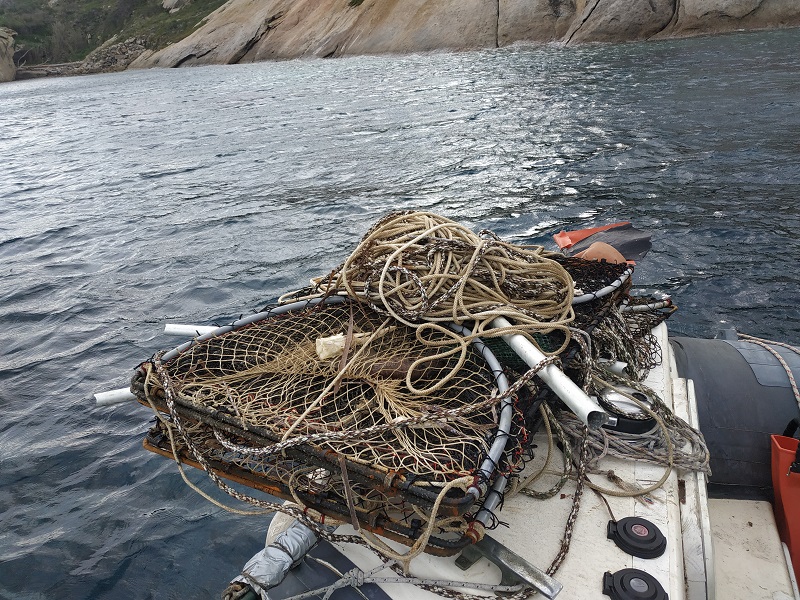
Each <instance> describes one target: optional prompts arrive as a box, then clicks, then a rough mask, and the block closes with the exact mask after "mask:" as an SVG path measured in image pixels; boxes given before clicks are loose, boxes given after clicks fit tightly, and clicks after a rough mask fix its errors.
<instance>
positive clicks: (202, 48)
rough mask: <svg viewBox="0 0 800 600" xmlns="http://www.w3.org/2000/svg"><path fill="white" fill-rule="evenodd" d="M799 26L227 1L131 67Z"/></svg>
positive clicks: (751, 9) (570, 10)
mask: <svg viewBox="0 0 800 600" xmlns="http://www.w3.org/2000/svg"><path fill="white" fill-rule="evenodd" d="M789 26H800V2H799V1H798V0H363V2H359V1H358V0H229V1H228V2H227V3H226V4H225V5H223V6H222V7H221V8H219V9H218V10H216V11H215V12H213V13H211V15H209V16H208V17H206V19H204V21H203V22H202V23H201V24H199V26H198V28H197V29H196V30H195V32H194V33H192V34H191V35H189V36H188V37H186V38H184V39H183V40H182V41H180V42H178V43H175V44H173V45H171V46H168V47H167V48H165V49H163V50H161V51H159V52H156V53H151V52H148V53H144V54H142V55H141V56H140V57H139V58H138V59H137V60H135V61H134V62H133V63H132V65H131V66H132V67H134V68H137V67H140V68H141V67H154V66H158V67H178V66H184V65H198V64H220V63H237V62H253V61H260V60H268V59H282V58H297V57H302V56H321V57H327V56H343V55H352V54H380V53H389V52H419V51H427V50H439V49H452V50H460V49H469V48H491V47H498V46H505V45H508V44H512V43H514V42H523V41H529V42H554V41H556V42H561V43H565V44H575V43H579V42H619V41H629V40H643V39H652V38H656V39H657V38H666V37H683V36H691V35H698V34H704V33H720V32H725V31H733V30H737V29H763V28H773V27H774V28H777V27H789Z"/></svg>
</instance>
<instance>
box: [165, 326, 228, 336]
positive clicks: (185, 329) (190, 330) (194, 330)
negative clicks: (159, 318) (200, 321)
mask: <svg viewBox="0 0 800 600" xmlns="http://www.w3.org/2000/svg"><path fill="white" fill-rule="evenodd" d="M216 329H218V327H217V326H216V325H181V324H179V323H167V324H166V325H164V333H166V334H167V335H181V336H185V335H188V336H190V337H194V336H200V335H204V334H206V333H211V332H212V331H214V330H216Z"/></svg>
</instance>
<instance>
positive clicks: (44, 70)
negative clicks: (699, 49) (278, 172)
mask: <svg viewBox="0 0 800 600" xmlns="http://www.w3.org/2000/svg"><path fill="white" fill-rule="evenodd" d="M792 29H800V25H789V26H779V27H759V28H740V29H732V30H727V31H693V32H685V33H683V34H680V35H669V36H654V37H651V38H647V39H632V40H620V41H584V42H579V43H574V42H573V43H567V42H564V41H562V40H550V41H530V40H517V41H514V42H512V43H509V44H505V45H501V46H494V47H492V46H476V47H468V48H461V49H458V48H447V47H441V48H432V49H430V48H426V49H424V50H423V49H419V50H407V51H385V52H358V53H342V54H336V55H334V56H331V55H329V56H323V57H319V56H314V55H298V56H295V57H289V58H283V57H274V58H264V59H262V60H248V61H240V62H237V63H223V62H207V63H201V64H193V65H179V66H172V67H169V66H165V65H141V64H136V63H137V61H139V62H141V58H142V57H143V56H152V55H154V54H156V53H157V52H153V51H151V50H147V49H145V48H144V47H143V46H139V48H140V49H138V51H137V52H135V53H131V52H125V53H121V52H119V50H118V47H120V46H125V47H128V46H130V44H131V42H132V40H128V41H126V42H122V43H121V44H115V45H112V46H106V47H102V46H101V47H100V48H99V49H98V50H95V51H94V52H92V53H91V54H90V55H89V56H88V57H87V58H86V59H84V60H83V61H75V62H67V63H44V64H36V65H25V66H22V67H18V68H17V69H16V77H15V79H13V80H12V81H28V80H32V79H44V78H51V77H77V76H81V75H101V74H107V73H119V72H122V71H127V70H140V69H148V68H179V67H182V66H206V65H220V64H243V63H245V64H246V63H252V62H276V61H282V60H294V59H299V58H312V57H316V58H350V57H356V56H403V55H409V54H415V53H420V52H453V53H461V52H469V51H474V50H491V49H501V48H509V47H512V46H521V45H524V46H530V47H535V46H546V45H557V46H558V45H560V46H562V47H564V48H568V47H569V48H572V47H580V46H584V45H587V44H590V45H618V44H629V43H650V42H666V41H671V40H683V39H687V40H688V39H695V38H707V37H721V36H726V35H736V34H746V33H764V32H768V31H788V30H792ZM137 45H138V44H137ZM167 48H169V47H167ZM163 50H165V49H162V51H163ZM158 52H161V51H158ZM98 53H100V58H98Z"/></svg>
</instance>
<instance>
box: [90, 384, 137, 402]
mask: <svg viewBox="0 0 800 600" xmlns="http://www.w3.org/2000/svg"><path fill="white" fill-rule="evenodd" d="M131 400H136V396H134V395H133V393H132V392H131V390H130V389H129V388H119V389H118V390H109V391H107V392H100V393H99V394H95V395H94V401H95V404H97V406H111V405H112V404H122V403H123V402H130V401H131Z"/></svg>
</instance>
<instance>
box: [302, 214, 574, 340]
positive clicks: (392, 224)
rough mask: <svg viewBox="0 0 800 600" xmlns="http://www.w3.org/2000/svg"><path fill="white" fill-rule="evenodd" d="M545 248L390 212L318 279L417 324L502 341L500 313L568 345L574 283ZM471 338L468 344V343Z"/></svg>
mask: <svg viewBox="0 0 800 600" xmlns="http://www.w3.org/2000/svg"><path fill="white" fill-rule="evenodd" d="M555 256H556V254H555V253H551V252H547V251H545V250H544V249H543V248H542V247H540V246H518V245H514V244H509V243H507V242H503V241H502V240H500V239H499V238H498V237H497V236H495V235H494V234H493V233H491V232H489V231H482V232H481V233H480V234H477V235H476V234H475V233H473V232H472V231H470V230H469V229H467V228H466V227H464V226H463V225H459V224H458V223H456V222H454V221H451V220H449V219H446V218H444V217H441V216H439V215H435V214H432V213H426V212H416V211H412V212H397V213H391V214H389V215H388V216H386V217H384V218H383V219H381V220H380V221H378V222H377V223H376V224H375V225H374V226H373V227H372V229H370V230H369V232H368V233H367V234H366V235H365V236H364V238H363V239H362V240H361V243H360V244H359V245H358V247H357V248H356V249H355V251H353V253H352V254H351V255H350V256H349V257H348V258H347V259H346V260H345V261H344V263H343V264H342V265H341V266H339V267H338V268H337V269H335V270H334V271H333V272H332V273H331V274H330V275H328V276H326V277H320V278H318V279H316V280H315V282H316V284H317V287H318V290H319V292H320V293H323V294H324V293H339V292H346V293H347V295H348V296H350V297H351V298H357V299H359V300H361V301H363V302H366V303H368V304H369V305H370V306H371V307H372V308H373V309H374V310H376V311H377V312H379V313H382V314H387V315H390V316H392V317H393V318H394V319H396V320H397V321H399V322H401V323H404V324H406V325H409V326H411V327H415V328H419V329H425V328H434V329H436V330H438V331H442V332H444V333H447V334H448V335H449V336H451V337H454V336H455V334H453V333H452V332H451V331H450V330H448V329H447V328H446V327H444V326H442V325H441V324H443V323H456V324H472V334H473V336H481V337H497V336H500V335H504V334H507V333H510V331H506V330H499V329H496V328H493V327H492V325H491V323H492V321H493V320H494V319H495V318H496V317H499V316H504V317H508V318H509V319H511V320H512V322H513V323H514V325H515V326H514V328H513V332H514V333H522V334H523V335H526V337H528V338H529V339H530V341H532V342H533V343H536V339H535V338H534V337H533V335H532V334H533V333H550V332H552V331H556V330H558V331H561V332H562V333H563V335H564V341H563V343H562V344H561V346H560V347H559V348H558V349H556V350H555V351H552V352H553V353H558V352H560V351H561V350H563V349H564V348H565V347H566V345H567V343H568V342H569V335H570V333H569V324H570V323H571V322H572V320H573V318H574V314H573V311H572V294H573V282H572V278H571V277H570V275H569V273H568V272H567V271H566V270H565V269H564V267H563V266H561V265H560V264H559V263H558V262H557V261H556V260H554V257H555ZM468 341H469V339H467V340H466V342H468Z"/></svg>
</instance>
